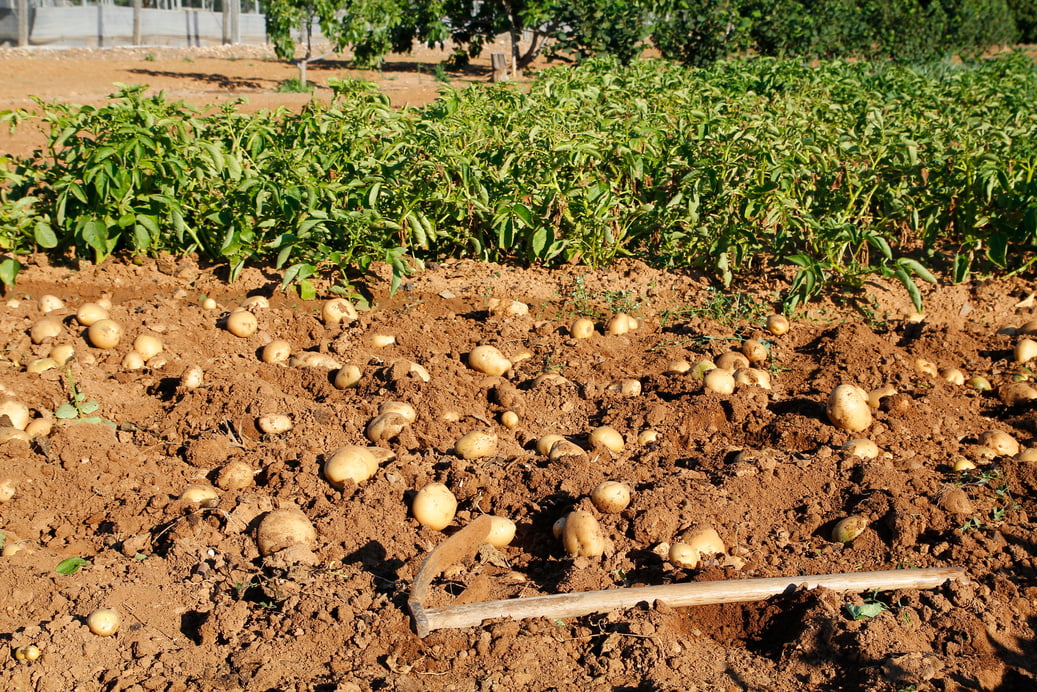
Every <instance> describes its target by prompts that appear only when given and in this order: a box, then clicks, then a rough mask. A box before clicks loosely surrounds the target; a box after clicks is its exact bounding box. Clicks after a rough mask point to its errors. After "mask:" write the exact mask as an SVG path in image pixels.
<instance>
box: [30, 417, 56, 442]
mask: <svg viewBox="0 0 1037 692" xmlns="http://www.w3.org/2000/svg"><path fill="white" fill-rule="evenodd" d="M53 428H54V421H53V420H52V419H50V418H36V419H35V420H32V421H30V422H29V424H28V425H26V426H25V432H26V434H28V435H29V436H31V437H46V436H47V435H50V431H51V430H52V429H53Z"/></svg>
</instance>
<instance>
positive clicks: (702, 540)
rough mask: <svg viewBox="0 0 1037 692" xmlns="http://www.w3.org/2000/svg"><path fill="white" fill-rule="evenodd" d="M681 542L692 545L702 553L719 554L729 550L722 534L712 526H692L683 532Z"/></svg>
mask: <svg viewBox="0 0 1037 692" xmlns="http://www.w3.org/2000/svg"><path fill="white" fill-rule="evenodd" d="M680 542H681V543H685V544H687V545H690V546H691V547H692V548H694V549H695V550H696V551H698V553H699V554H700V555H719V554H722V553H724V552H726V551H727V547H726V546H725V545H724V541H723V540H721V538H720V534H718V533H717V530H716V529H714V528H713V527H712V526H692V527H691V528H689V529H687V530H685V531H684V532H683V533H682V534H681V538H680Z"/></svg>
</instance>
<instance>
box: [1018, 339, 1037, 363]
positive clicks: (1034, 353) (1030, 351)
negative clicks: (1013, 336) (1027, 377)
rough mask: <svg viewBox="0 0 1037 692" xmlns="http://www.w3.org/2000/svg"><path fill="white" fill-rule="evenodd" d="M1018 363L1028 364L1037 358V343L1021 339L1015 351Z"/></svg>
mask: <svg viewBox="0 0 1037 692" xmlns="http://www.w3.org/2000/svg"><path fill="white" fill-rule="evenodd" d="M1013 355H1014V356H1015V362H1016V363H1028V362H1030V361H1031V360H1033V359H1034V358H1037V341H1034V340H1033V339H1019V341H1018V342H1017V343H1016V345H1015V350H1014V351H1013Z"/></svg>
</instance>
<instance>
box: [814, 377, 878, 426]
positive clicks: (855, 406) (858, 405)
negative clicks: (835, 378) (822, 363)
mask: <svg viewBox="0 0 1037 692" xmlns="http://www.w3.org/2000/svg"><path fill="white" fill-rule="evenodd" d="M825 411H826V413H827V414H828V420H829V421H831V422H832V425H834V426H835V427H837V428H839V429H840V430H848V431H850V432H860V431H862V430H865V429H866V428H867V427H868V426H870V425H871V407H870V406H869V405H868V393H867V392H865V391H864V390H863V389H861V388H860V387H857V386H854V385H851V384H841V385H838V386H837V387H835V388H834V389H833V390H832V393H831V394H830V395H829V396H828V405H827V407H826V409H825Z"/></svg>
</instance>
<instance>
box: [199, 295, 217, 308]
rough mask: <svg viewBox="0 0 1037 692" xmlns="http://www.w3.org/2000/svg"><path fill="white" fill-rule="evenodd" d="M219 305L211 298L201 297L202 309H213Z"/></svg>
mask: <svg viewBox="0 0 1037 692" xmlns="http://www.w3.org/2000/svg"><path fill="white" fill-rule="evenodd" d="M217 307H219V306H218V305H217V304H216V301H215V300H214V299H213V298H204V299H202V310H215V309H216V308H217Z"/></svg>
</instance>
